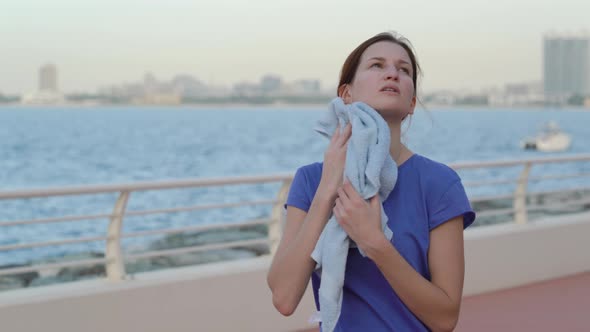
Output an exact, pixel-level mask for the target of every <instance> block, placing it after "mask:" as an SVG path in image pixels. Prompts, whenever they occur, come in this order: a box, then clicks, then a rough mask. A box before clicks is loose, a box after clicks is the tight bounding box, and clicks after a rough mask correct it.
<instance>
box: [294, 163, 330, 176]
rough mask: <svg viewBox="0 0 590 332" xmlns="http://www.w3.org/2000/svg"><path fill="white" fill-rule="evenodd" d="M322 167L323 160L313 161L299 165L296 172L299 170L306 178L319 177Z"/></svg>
mask: <svg viewBox="0 0 590 332" xmlns="http://www.w3.org/2000/svg"><path fill="white" fill-rule="evenodd" d="M323 167H324V163H323V162H314V163H311V164H306V165H303V166H300V167H299V168H298V169H297V172H301V173H303V174H305V176H306V177H308V178H315V177H321V175H322V169H323Z"/></svg>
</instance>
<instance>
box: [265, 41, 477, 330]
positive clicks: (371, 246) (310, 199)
mask: <svg viewBox="0 0 590 332" xmlns="http://www.w3.org/2000/svg"><path fill="white" fill-rule="evenodd" d="M419 70H420V67H419V65H418V63H417V60H416V57H415V55H414V53H413V51H412V49H411V47H410V45H409V42H408V41H407V40H406V39H404V38H401V37H396V36H394V35H392V34H390V33H381V34H378V35H376V36H374V37H372V38H370V39H368V40H366V41H365V42H363V43H362V44H361V45H359V46H358V47H357V48H356V49H355V50H354V51H353V52H352V53H351V54H350V55H349V56H348V58H347V59H346V61H345V63H344V65H343V67H342V72H341V75H340V83H339V85H338V96H339V97H340V98H342V99H343V100H344V102H345V103H352V102H356V101H362V102H364V103H366V104H368V105H369V106H371V107H372V108H374V109H375V110H377V112H379V114H380V115H381V116H382V117H383V118H384V119H385V121H386V122H387V124H388V126H389V129H390V132H391V146H390V154H391V157H392V158H393V159H394V161H395V162H396V164H397V165H398V178H397V182H396V185H395V187H394V189H393V191H392V192H391V194H390V195H389V196H388V197H387V199H386V200H385V201H384V202H383V208H384V211H385V213H386V214H387V217H388V226H389V228H390V229H391V230H392V231H393V238H392V239H391V241H389V240H387V238H386V237H385V236H384V234H383V231H382V227H381V225H380V220H381V216H380V213H381V208H380V206H379V204H380V202H379V198H378V197H377V195H376V196H375V197H373V198H372V199H370V200H369V201H368V202H367V201H365V200H363V199H362V198H361V197H360V196H359V194H358V193H357V192H356V191H355V189H354V188H353V187H352V186H351V185H350V183H347V182H345V183H342V177H343V172H344V163H345V159H346V147H347V140H348V138H349V137H350V135H351V128H350V125H348V126H347V127H346V128H345V130H344V131H343V132H342V133H340V130H336V131H335V133H334V135H333V136H332V139H331V140H330V143H329V145H328V148H327V150H326V152H325V154H324V161H323V163H314V164H310V165H306V166H303V167H301V168H299V169H298V170H297V172H296V174H295V178H294V179H293V184H292V186H291V189H290V192H289V197H288V199H287V203H286V207H287V221H286V226H285V229H284V233H283V237H282V239H281V243H280V245H279V247H278V249H277V252H276V255H275V257H274V259H273V262H272V265H271V267H270V270H269V273H268V284H269V287H270V289H271V290H272V294H273V304H274V305H275V307H276V308H277V310H278V311H279V312H281V313H282V314H283V315H290V314H292V313H293V312H294V311H295V309H296V307H297V305H298V304H299V301H300V300H301V297H302V296H303V293H304V292H305V289H306V287H307V284H308V282H309V279H310V277H311V280H312V285H313V290H314V295H315V298H316V306H317V305H318V300H317V296H318V295H317V294H318V289H319V285H320V283H321V280H320V278H319V275H318V274H317V273H314V267H315V262H314V261H313V260H312V258H311V257H310V254H311V253H312V251H313V249H314V247H315V244H316V242H317V240H318V238H319V236H320V234H321V232H322V229H323V227H324V226H325V224H326V223H327V221H328V219H329V218H330V215H331V213H333V214H334V216H335V217H336V219H337V220H338V223H339V224H340V225H341V227H342V228H343V229H344V231H346V233H347V234H348V236H349V237H350V238H351V240H353V241H354V242H355V243H356V244H357V246H358V247H359V249H361V250H363V252H364V253H366V255H367V256H366V257H363V256H362V255H361V254H360V253H359V250H358V249H356V248H352V249H350V250H349V252H348V257H347V264H346V272H345V282H344V287H343V300H342V308H341V313H340V317H339V320H338V323H337V325H336V331H429V330H430V331H452V330H453V329H454V327H455V325H456V324H457V320H458V317H459V308H460V304H461V295H462V289H463V278H464V254H463V229H464V228H466V227H467V226H469V225H470V224H471V223H473V221H474V220H475V214H474V212H473V211H472V209H471V206H470V204H469V201H468V199H467V195H466V194H465V190H464V188H463V185H462V184H461V180H460V178H459V176H458V175H457V173H455V172H454V171H453V170H452V169H450V168H449V167H448V166H446V165H443V164H440V163H437V162H435V161H432V160H430V159H428V158H426V157H423V156H420V155H418V154H415V153H413V152H412V151H410V150H409V149H408V148H407V147H406V146H405V145H404V144H402V142H401V125H402V122H403V121H404V119H406V117H407V116H408V115H411V114H413V113H414V108H415V106H416V101H417V95H416V87H417V78H418V74H419Z"/></svg>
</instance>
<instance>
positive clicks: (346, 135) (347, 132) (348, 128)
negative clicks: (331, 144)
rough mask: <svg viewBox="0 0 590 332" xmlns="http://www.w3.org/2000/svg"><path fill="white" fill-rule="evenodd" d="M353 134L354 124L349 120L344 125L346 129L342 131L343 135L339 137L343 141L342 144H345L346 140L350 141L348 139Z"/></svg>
mask: <svg viewBox="0 0 590 332" xmlns="http://www.w3.org/2000/svg"><path fill="white" fill-rule="evenodd" d="M351 135H352V124H351V123H350V122H349V123H348V124H347V125H346V126H345V127H344V130H343V132H342V135H341V136H340V138H339V139H340V141H341V144H342V145H344V144H345V143H346V142H348V139H349V138H350V136H351Z"/></svg>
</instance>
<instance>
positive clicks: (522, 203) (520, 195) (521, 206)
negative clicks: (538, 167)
mask: <svg viewBox="0 0 590 332" xmlns="http://www.w3.org/2000/svg"><path fill="white" fill-rule="evenodd" d="M531 167H532V164H531V163H530V162H528V163H526V164H524V168H523V170H522V172H521V173H520V176H519V177H518V183H517V185H516V190H515V192H514V221H515V222H516V223H517V224H526V223H527V209H526V194H527V185H528V182H529V174H530V172H531Z"/></svg>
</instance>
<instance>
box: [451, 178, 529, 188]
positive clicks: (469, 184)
mask: <svg viewBox="0 0 590 332" xmlns="http://www.w3.org/2000/svg"><path fill="white" fill-rule="evenodd" d="M517 182H518V179H510V180H485V181H465V182H464V183H463V185H464V186H465V187H478V186H486V185H491V184H507V183H511V184H516V183H517Z"/></svg>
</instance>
